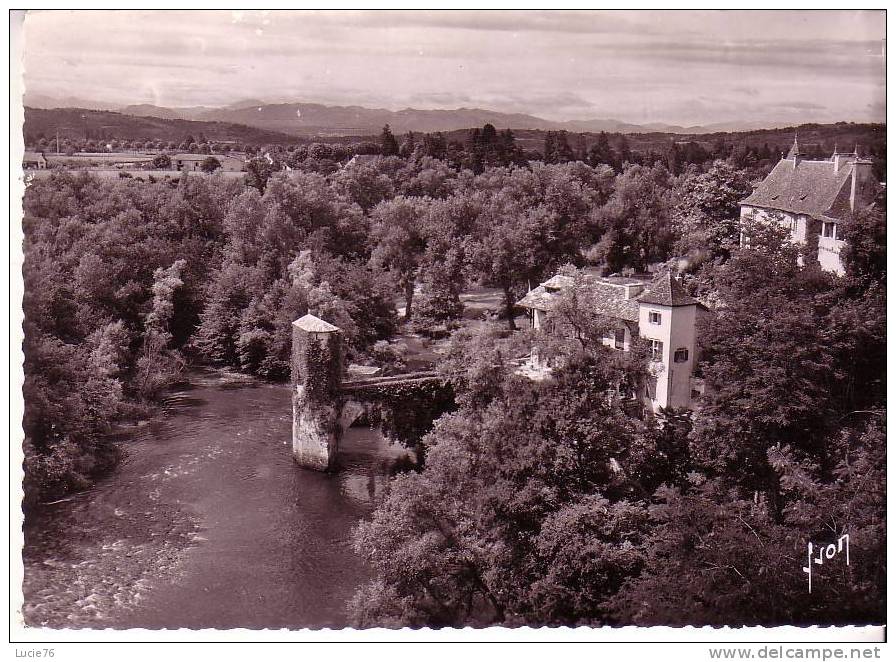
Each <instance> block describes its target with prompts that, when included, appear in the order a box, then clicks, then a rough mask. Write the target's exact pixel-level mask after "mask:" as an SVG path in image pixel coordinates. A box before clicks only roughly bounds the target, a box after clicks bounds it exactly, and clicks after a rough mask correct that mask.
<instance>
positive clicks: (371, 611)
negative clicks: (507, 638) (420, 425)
mask: <svg viewBox="0 0 896 662" xmlns="http://www.w3.org/2000/svg"><path fill="white" fill-rule="evenodd" d="M501 344H502V343H500V342H499V343H495V342H494V340H492V342H488V343H485V344H483V345H480V346H481V347H482V349H484V350H485V351H486V355H485V356H482V355H476V354H475V353H471V354H470V359H468V362H467V364H466V366H465V368H466V370H464V371H463V372H468V373H470V374H478V375H482V374H483V371H484V372H485V373H486V374H491V375H493V376H495V377H496V378H497V379H498V381H499V382H501V384H500V385H499V386H498V387H497V389H494V390H493V392H494V393H495V396H494V397H492V398H491V399H482V398H478V397H477V398H465V400H464V402H467V403H469V404H467V405H466V406H464V408H463V409H461V410H460V411H458V412H457V413H454V414H449V415H447V416H444V417H442V418H441V419H439V421H438V422H437V424H436V426H435V428H434V429H433V431H432V432H430V434H429V435H427V437H426V438H425V440H424V443H425V444H426V446H427V449H428V450H427V464H426V466H425V468H424V469H423V471H422V472H421V473H414V474H406V475H402V476H399V477H397V478H396V480H395V481H394V483H393V485H392V489H391V490H390V492H389V494H388V495H387V497H386V499H385V501H384V502H383V503H382V504H381V505H380V506H379V507H378V508H377V510H376V511H375V513H374V516H373V519H372V521H370V522H369V523H362V524H361V525H360V527H359V529H358V531H357V533H356V534H355V536H354V539H355V548H356V549H357V550H358V552H359V553H361V554H362V555H364V557H365V558H367V559H368V561H369V562H370V563H371V565H372V566H373V568H374V570H375V572H376V576H375V579H374V580H373V581H372V582H371V583H370V584H368V585H367V586H364V587H362V589H361V590H360V591H359V592H358V593H357V594H356V596H355V598H354V600H353V601H352V606H351V611H352V615H353V619H354V621H355V623H356V624H357V625H360V626H368V627H369V626H372V625H382V624H389V625H393V626H396V625H409V626H421V625H426V626H444V625H451V626H460V625H471V624H476V625H488V624H505V625H510V624H515V625H521V624H526V623H539V624H550V625H561V624H563V625H573V624H585V623H590V624H596V623H600V622H602V621H603V620H604V619H605V618H606V612H605V610H604V609H603V608H602V607H601V603H602V602H603V601H604V600H605V599H606V598H607V597H608V596H610V595H612V594H613V593H614V592H615V591H616V590H618V587H619V586H620V585H621V584H622V583H623V582H624V581H625V580H626V579H627V578H629V577H631V576H632V575H634V574H636V573H637V571H638V570H639V569H640V567H641V564H642V552H641V542H640V541H641V539H642V538H643V536H644V535H645V534H646V531H647V529H646V525H647V512H646V509H645V508H644V506H643V505H642V504H639V503H636V502H629V501H627V500H625V499H622V500H617V501H612V502H611V501H610V500H609V499H607V498H605V497H604V496H603V495H602V494H601V490H602V489H604V488H606V487H607V486H608V485H609V484H610V483H612V482H613V481H614V476H615V474H614V471H613V469H612V468H611V466H612V463H611V462H610V461H609V460H610V458H612V457H613V456H614V455H615V454H617V453H623V454H624V448H625V445H626V443H627V440H628V439H630V438H631V437H632V435H634V434H636V429H637V423H636V422H635V421H633V420H632V419H628V418H627V417H626V416H625V415H623V414H622V413H621V411H620V410H619V409H618V408H617V406H616V405H615V404H614V403H613V402H612V401H611V400H609V399H607V398H606V392H607V389H608V387H609V385H610V384H611V381H610V380H611V379H612V377H611V375H610V373H607V372H605V370H604V368H603V367H602V363H601V361H600V359H599V358H597V357H590V358H589V357H581V359H580V360H575V361H573V362H572V363H570V364H569V365H568V367H567V368H566V369H564V370H562V371H561V372H560V373H558V380H559V381H558V383H543V384H538V383H535V382H529V381H527V380H522V379H520V378H518V377H513V376H512V375H511V376H508V375H509V373H508V371H506V370H505V371H502V372H497V373H496V372H493V371H492V369H491V368H489V367H488V365H486V364H491V363H492V362H493V361H495V359H496V358H497V357H496V355H495V350H496V349H497V348H498V347H500V346H501ZM470 349H471V351H472V350H473V347H471V348H470ZM507 349H510V348H507ZM510 351H511V355H512V353H513V350H512V349H510ZM499 375H503V377H501V376H499ZM464 381H465V382H466V383H468V384H469V383H481V381H479V380H478V379H476V381H475V382H470V381H468V380H464ZM558 414H559V416H558ZM620 457H621V455H620Z"/></svg>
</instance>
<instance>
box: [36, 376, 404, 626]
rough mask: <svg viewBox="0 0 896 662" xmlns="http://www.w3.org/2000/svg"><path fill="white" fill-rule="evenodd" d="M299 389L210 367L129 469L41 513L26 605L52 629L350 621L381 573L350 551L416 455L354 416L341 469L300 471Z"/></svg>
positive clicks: (142, 437)
mask: <svg viewBox="0 0 896 662" xmlns="http://www.w3.org/2000/svg"><path fill="white" fill-rule="evenodd" d="M290 406H291V405H290V398H289V387H288V386H285V385H277V384H267V383H261V382H255V381H248V380H246V379H245V377H243V376H236V377H234V376H233V375H228V374H226V373H225V374H223V375H219V374H218V373H215V372H213V371H202V372H197V373H195V374H193V375H191V383H190V386H188V387H185V388H179V389H177V390H175V391H173V392H171V393H170V394H169V395H168V396H167V397H166V398H165V400H164V402H163V406H162V412H160V414H159V415H158V416H156V417H154V418H153V419H152V420H151V421H150V422H149V423H148V424H146V425H143V426H141V427H139V428H135V429H133V430H128V431H126V432H123V433H121V434H119V435H117V438H118V439H119V444H120V446H121V448H122V449H123V452H124V458H123V461H122V462H121V464H120V465H119V467H118V468H117V469H116V470H115V471H113V472H112V473H111V474H110V475H109V476H107V477H106V478H104V479H102V480H101V481H99V482H98V483H97V484H96V486H95V487H93V488H92V489H91V490H89V491H88V492H85V493H83V494H79V495H76V496H75V497H74V498H73V499H71V500H70V501H66V502H62V503H59V504H56V505H54V506H51V507H47V508H45V509H44V510H43V511H41V512H40V513H38V515H37V516H36V517H35V518H33V520H32V522H31V523H30V524H29V530H28V532H27V535H26V548H25V551H24V559H25V582H24V593H25V609H24V612H25V617H26V621H27V622H28V623H29V624H30V625H35V626H37V625H46V626H49V627H118V628H122V627H125V628H127V627H146V628H176V627H188V628H202V627H206V628H232V627H247V628H281V627H287V628H300V627H342V626H345V625H346V624H347V615H346V602H347V601H348V600H349V599H350V598H351V596H352V595H353V593H354V592H355V590H356V589H357V587H358V586H359V585H360V584H361V583H363V582H364V581H366V580H367V579H368V578H369V570H368V568H367V567H366V566H365V565H364V563H363V561H362V560H361V559H360V558H359V557H358V556H357V555H356V554H355V552H354V551H353V549H352V547H351V532H352V529H353V528H354V527H355V526H356V525H357V523H358V522H359V521H360V520H361V519H362V518H364V517H366V516H368V515H369V514H370V512H371V510H372V509H373V507H374V504H375V503H376V501H377V500H378V499H379V498H380V497H381V496H382V494H383V492H384V490H385V489H386V487H387V484H388V481H389V478H390V475H393V474H394V472H395V470H396V468H397V467H399V466H408V463H409V462H411V460H410V458H409V455H408V451H407V450H405V449H402V448H397V447H395V446H391V445H389V444H388V443H386V442H385V441H384V440H383V439H382V437H381V435H380V434H379V433H378V432H377V431H376V430H371V429H369V428H351V429H349V430H348V431H347V432H346V434H345V437H344V438H343V440H342V443H341V448H340V456H339V467H340V469H339V471H338V472H337V473H334V474H323V473H317V472H313V471H308V470H304V469H301V468H299V467H298V466H297V465H296V464H295V462H294V461H293V459H292V456H291V452H290V438H291V409H290Z"/></svg>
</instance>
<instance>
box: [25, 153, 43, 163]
mask: <svg viewBox="0 0 896 662" xmlns="http://www.w3.org/2000/svg"><path fill="white" fill-rule="evenodd" d="M43 158H44V155H43V154H41V153H40V152H28V151H26V152H25V153H24V154H23V155H22V160H23V161H40V160H41V159H43Z"/></svg>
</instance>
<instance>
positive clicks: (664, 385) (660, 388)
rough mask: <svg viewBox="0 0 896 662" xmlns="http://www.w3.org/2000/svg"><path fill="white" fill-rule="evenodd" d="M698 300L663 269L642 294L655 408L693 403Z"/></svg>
mask: <svg viewBox="0 0 896 662" xmlns="http://www.w3.org/2000/svg"><path fill="white" fill-rule="evenodd" d="M696 317H697V301H696V300H695V299H693V298H691V297H690V296H688V294H687V292H685V290H684V288H683V287H682V286H681V283H679V282H678V280H676V278H675V277H674V276H673V275H672V273H671V272H670V271H669V270H665V271H663V272H661V273H660V274H659V275H658V276H657V277H656V279H654V281H653V283H652V284H651V287H650V289H649V290H648V291H647V293H645V294H643V295H641V296H640V297H638V330H639V334H640V336H641V337H642V338H645V339H646V340H647V341H648V342H649V343H650V348H649V349H650V351H651V357H652V361H651V371H652V372H653V375H654V378H655V381H654V382H653V383H652V384H651V385H650V386H649V387H648V393H647V398H648V400H649V403H650V405H651V406H652V408H653V409H654V411H657V410H659V409H660V408H665V407H674V408H676V409H678V408H684V407H689V406H690V404H691V381H692V379H691V378H692V377H693V375H694V363H695V356H694V352H695V351H696V342H695V340H696V331H695V323H696Z"/></svg>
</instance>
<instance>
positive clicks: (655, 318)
mask: <svg viewBox="0 0 896 662" xmlns="http://www.w3.org/2000/svg"><path fill="white" fill-rule="evenodd" d="M647 317H648V319H649V321H650V323H651V324H662V323H663V316H662V314H661V313H658V312H657V311H655V310H651V311H650V312H649V313H648V314H647Z"/></svg>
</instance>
